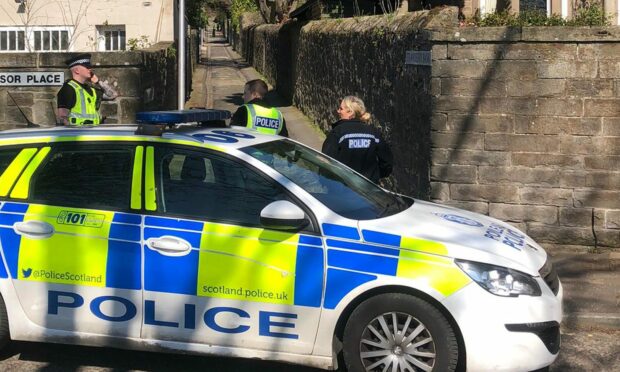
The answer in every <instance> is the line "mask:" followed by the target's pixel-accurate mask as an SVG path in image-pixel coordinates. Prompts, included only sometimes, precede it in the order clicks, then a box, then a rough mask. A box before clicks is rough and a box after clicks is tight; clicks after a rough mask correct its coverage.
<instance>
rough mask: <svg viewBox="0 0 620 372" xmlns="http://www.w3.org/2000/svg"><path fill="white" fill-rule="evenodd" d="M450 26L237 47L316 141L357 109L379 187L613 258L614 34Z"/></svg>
mask: <svg viewBox="0 0 620 372" xmlns="http://www.w3.org/2000/svg"><path fill="white" fill-rule="evenodd" d="M456 24H457V20H456V10H455V9H447V10H441V11H432V12H422V13H414V14H408V15H405V16H403V17H396V18H393V19H391V18H387V17H381V16H378V17H362V18H357V19H346V20H334V21H331V20H330V21H327V20H323V21H313V22H310V23H307V24H295V23H293V24H288V25H285V26H274V25H261V26H256V24H248V23H245V24H243V25H242V32H241V35H240V37H239V38H238V41H239V44H238V47H239V50H241V51H242V52H244V53H245V55H246V56H247V57H248V59H249V60H250V61H251V62H252V64H253V65H254V66H255V67H256V68H257V69H258V70H259V71H261V73H263V74H264V75H265V76H266V77H267V79H268V80H270V81H271V82H272V83H273V85H274V86H276V88H277V90H278V91H280V92H281V93H282V95H284V96H285V97H287V98H288V99H289V100H291V101H292V102H293V103H294V104H295V105H296V106H298V107H299V108H300V109H301V110H302V111H304V112H305V113H306V114H307V115H308V116H309V117H311V118H313V119H314V120H315V121H316V122H317V123H318V124H319V125H320V126H321V127H322V128H323V129H324V130H328V128H329V123H330V122H332V121H334V120H335V119H336V117H335V112H334V110H335V108H336V107H337V104H338V99H339V98H340V97H342V96H344V95H346V94H354V95H359V96H360V97H362V98H363V99H364V101H365V102H366V104H367V107H368V108H369V110H370V111H371V112H372V113H373V115H374V118H375V120H374V122H375V124H377V125H380V126H381V127H382V128H383V129H384V131H385V132H386V134H387V136H388V138H389V139H390V141H391V143H392V146H393V148H394V150H395V157H396V159H397V165H396V167H395V170H394V177H393V179H392V180H391V184H390V187H392V188H394V189H396V190H398V191H401V192H404V193H407V194H410V195H414V196H417V197H420V198H423V199H430V200H432V201H436V202H439V203H442V204H447V205H453V206H457V207H461V208H465V209H469V210H472V211H476V212H480V213H483V214H488V215H491V216H493V217H496V218H499V219H501V220H504V221H507V222H509V223H512V224H514V225H516V226H518V227H520V228H521V229H523V230H524V231H526V232H527V233H528V234H529V235H530V236H532V237H533V238H534V239H536V240H537V241H539V242H541V243H542V244H543V245H545V246H546V247H547V248H551V249H553V248H556V247H557V248H560V247H561V248H563V249H565V248H573V249H578V250H591V249H605V248H620V188H619V185H620V28H618V27H608V28H523V29H520V28H515V29H511V28H459V27H455V25H456ZM408 52H410V53H408ZM411 52H422V53H419V54H420V55H427V56H428V53H430V56H429V57H430V58H429V60H430V63H428V65H427V64H425V63H417V64H416V63H415V61H414V63H413V64H409V63H410V62H411V61H410V60H409V58H408V57H407V56H408V54H412V53H411ZM413 54H415V53H413Z"/></svg>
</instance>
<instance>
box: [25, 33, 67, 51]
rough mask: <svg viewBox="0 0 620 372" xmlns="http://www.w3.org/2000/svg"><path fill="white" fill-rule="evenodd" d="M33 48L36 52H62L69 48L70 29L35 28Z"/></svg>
mask: <svg viewBox="0 0 620 372" xmlns="http://www.w3.org/2000/svg"><path fill="white" fill-rule="evenodd" d="M32 39H33V40H32V44H33V46H34V48H33V50H34V51H36V52H61V51H66V50H68V49H69V31H68V30H60V29H50V28H48V29H34V30H33V31H32Z"/></svg>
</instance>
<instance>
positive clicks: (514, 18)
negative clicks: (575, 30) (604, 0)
mask: <svg viewBox="0 0 620 372" xmlns="http://www.w3.org/2000/svg"><path fill="white" fill-rule="evenodd" d="M610 24H611V16H610V15H608V14H605V12H604V11H603V8H601V6H600V5H598V4H592V5H589V6H587V7H583V8H580V9H578V10H577V12H576V13H575V15H574V16H573V18H572V19H564V18H562V16H560V15H558V14H552V15H550V16H547V13H546V12H545V11H542V10H530V11H523V12H519V13H518V14H514V13H509V12H507V11H502V12H498V13H489V14H486V15H485V16H484V17H480V14H478V13H477V14H476V15H475V16H474V19H473V22H472V25H474V26H480V27H494V26H512V27H524V26H608V25H610Z"/></svg>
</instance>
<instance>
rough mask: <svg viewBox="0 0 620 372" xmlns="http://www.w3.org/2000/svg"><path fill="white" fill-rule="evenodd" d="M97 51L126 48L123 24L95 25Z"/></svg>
mask: <svg viewBox="0 0 620 372" xmlns="http://www.w3.org/2000/svg"><path fill="white" fill-rule="evenodd" d="M97 39H98V40H99V51H115V50H125V49H126V38H125V26H124V25H117V26H97Z"/></svg>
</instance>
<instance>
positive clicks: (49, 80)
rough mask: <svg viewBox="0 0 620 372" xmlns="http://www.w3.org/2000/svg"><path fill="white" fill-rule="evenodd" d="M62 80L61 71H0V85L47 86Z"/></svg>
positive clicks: (59, 82) (63, 80) (63, 77)
mask: <svg viewBox="0 0 620 372" xmlns="http://www.w3.org/2000/svg"><path fill="white" fill-rule="evenodd" d="M64 82H65V73H64V72H62V71H30V72H0V86H48V85H62V84H64Z"/></svg>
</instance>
